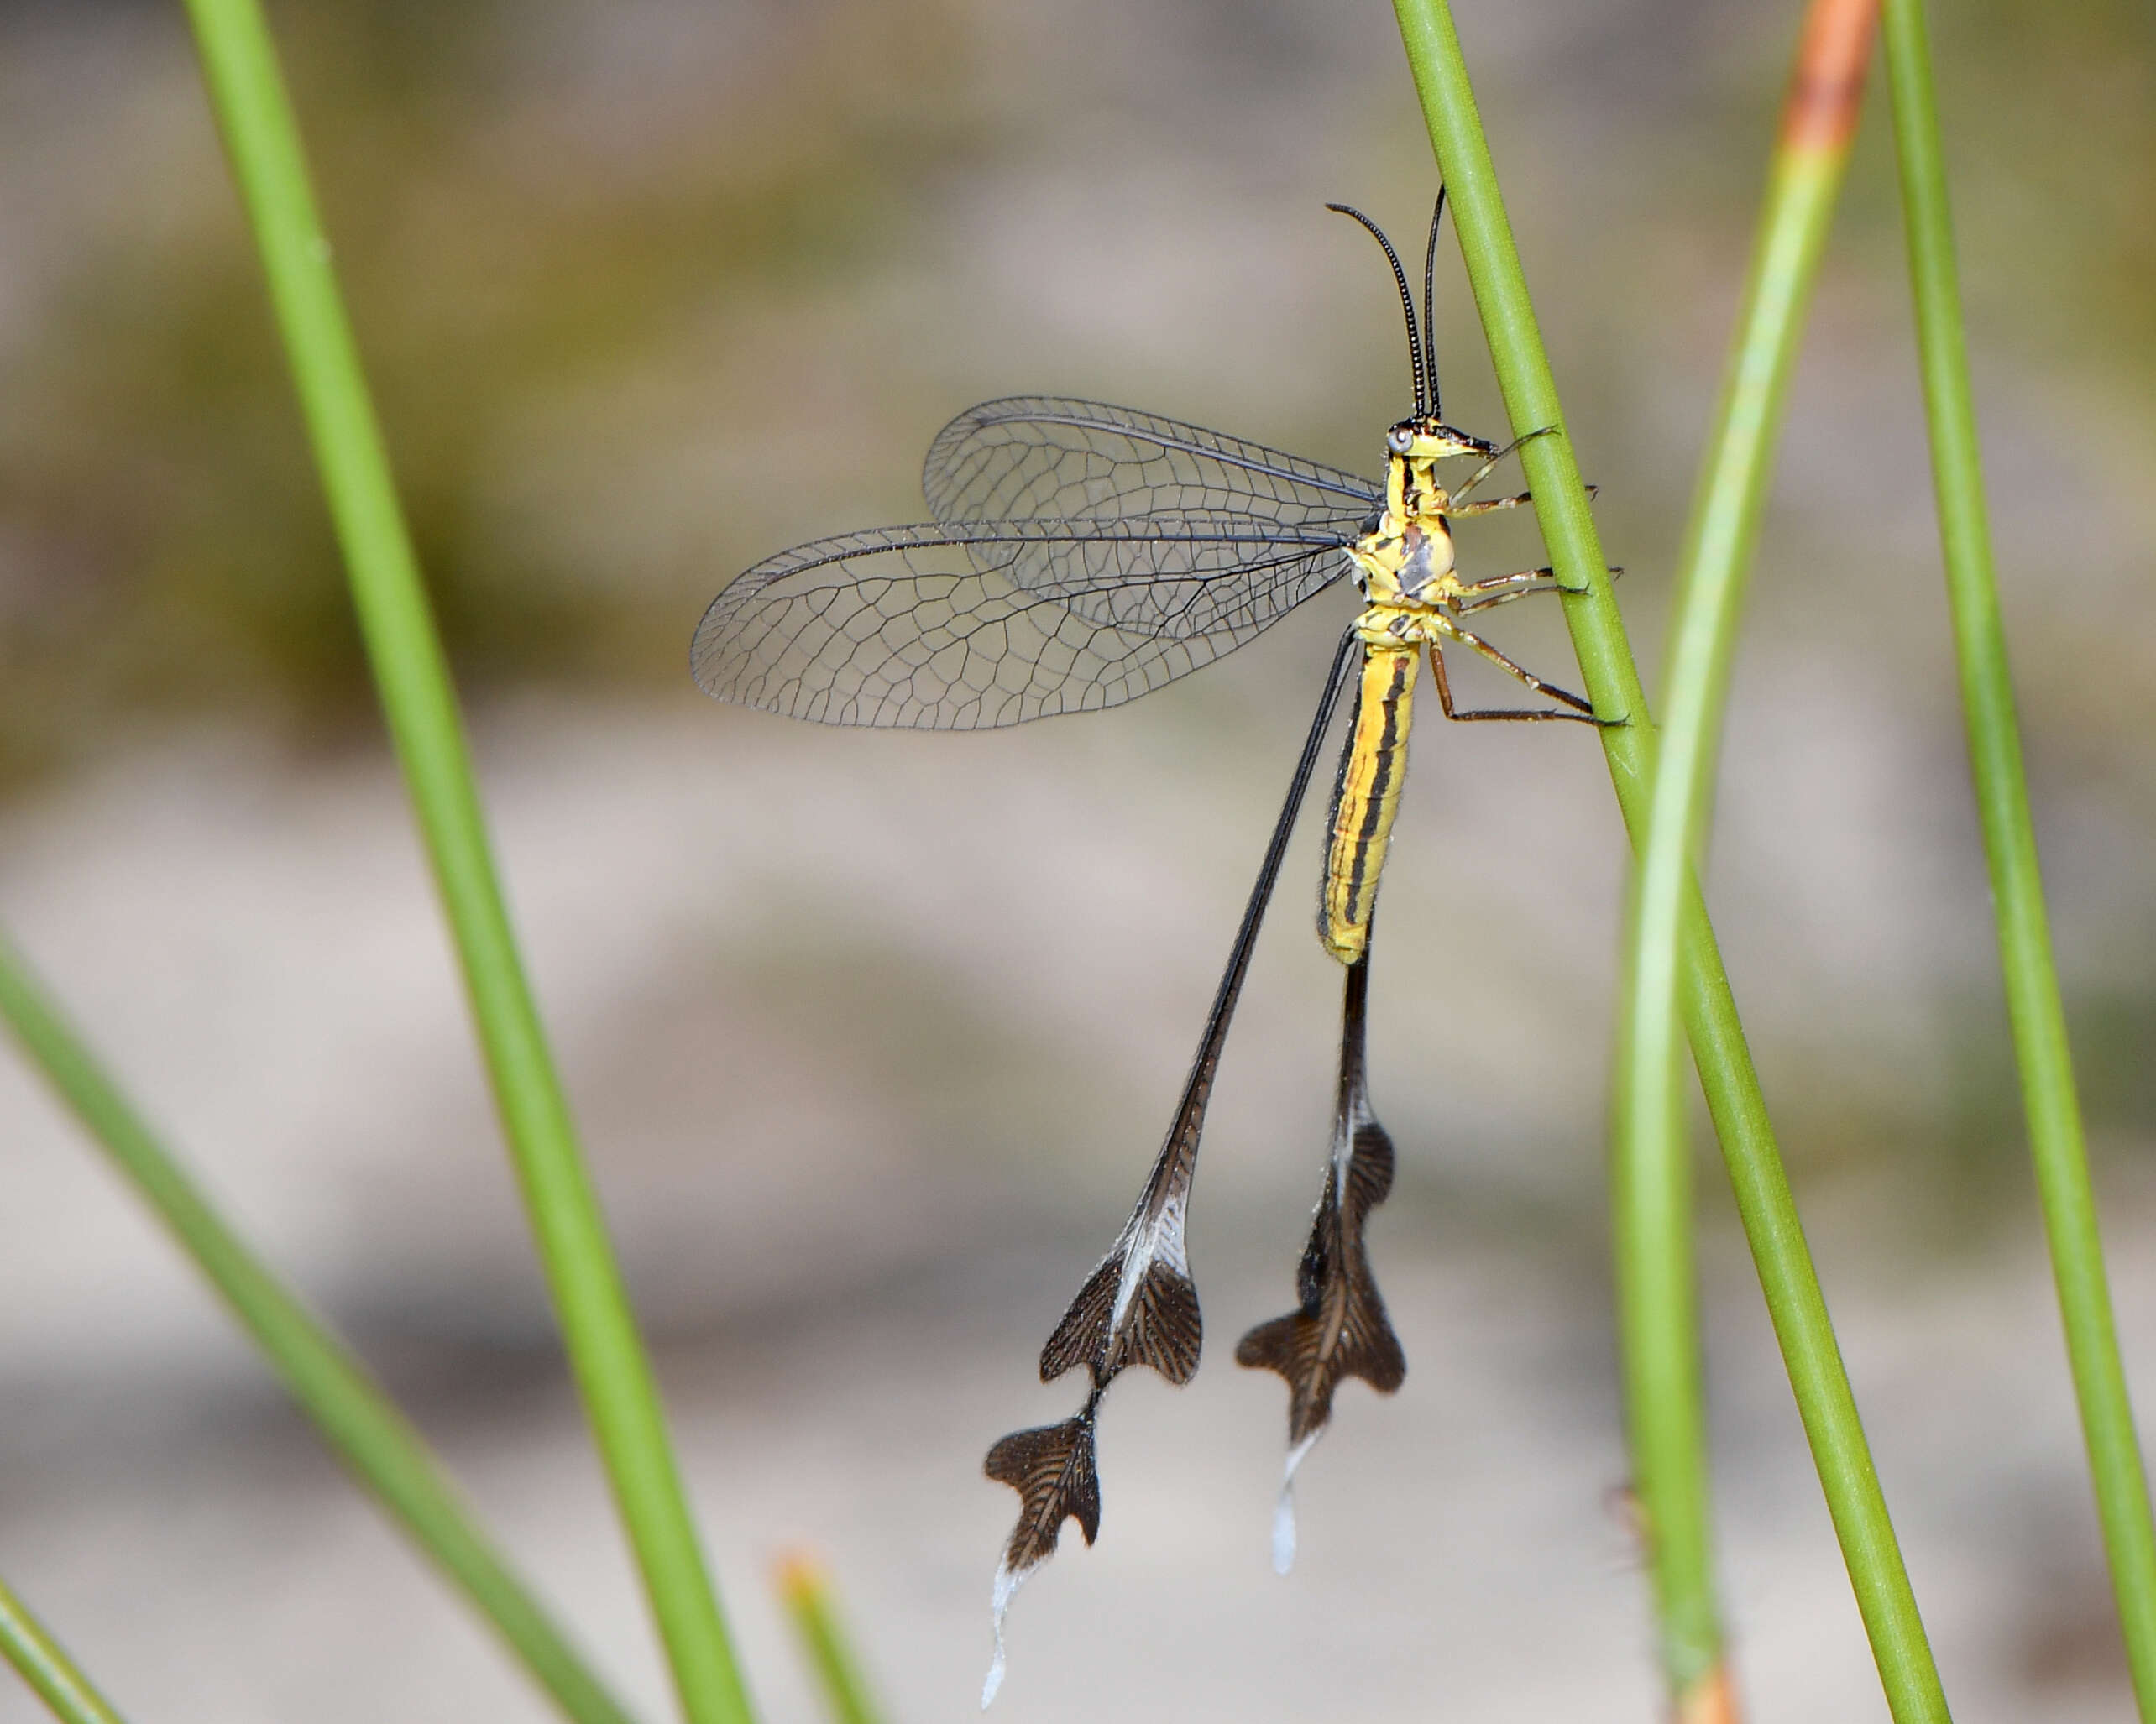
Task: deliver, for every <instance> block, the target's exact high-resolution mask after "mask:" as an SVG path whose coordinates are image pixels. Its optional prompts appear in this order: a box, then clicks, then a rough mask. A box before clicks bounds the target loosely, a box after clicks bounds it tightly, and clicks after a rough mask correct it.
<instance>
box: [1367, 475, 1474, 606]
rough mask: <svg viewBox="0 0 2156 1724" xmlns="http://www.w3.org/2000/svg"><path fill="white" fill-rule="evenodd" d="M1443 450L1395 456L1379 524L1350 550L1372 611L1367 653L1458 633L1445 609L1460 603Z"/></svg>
mask: <svg viewBox="0 0 2156 1724" xmlns="http://www.w3.org/2000/svg"><path fill="white" fill-rule="evenodd" d="M1452 453H1457V451H1456V450H1452V449H1442V450H1439V451H1435V452H1431V453H1429V454H1424V453H1422V452H1421V451H1420V450H1416V451H1412V452H1409V453H1406V454H1400V453H1395V454H1391V455H1389V456H1388V457H1387V459H1386V462H1385V506H1384V511H1383V513H1382V514H1380V515H1379V517H1378V520H1377V524H1376V525H1374V526H1373V527H1372V528H1371V530H1369V531H1368V532H1367V533H1365V534H1363V535H1362V537H1360V538H1359V539H1358V540H1357V541H1355V542H1354V544H1353V545H1352V546H1349V547H1348V555H1349V556H1351V557H1353V559H1354V562H1355V567H1356V570H1357V572H1358V576H1359V577H1360V578H1359V584H1360V585H1361V587H1362V589H1363V598H1364V599H1365V600H1366V601H1367V609H1365V610H1364V611H1363V614H1362V616H1361V617H1359V618H1358V619H1357V620H1356V624H1355V630H1356V633H1357V634H1358V635H1361V636H1362V638H1363V642H1364V643H1365V645H1371V646H1377V645H1419V644H1421V643H1422V642H1425V641H1430V640H1438V639H1442V638H1443V637H1444V636H1445V635H1447V634H1448V633H1449V632H1450V631H1449V630H1447V629H1446V628H1445V627H1444V625H1443V624H1442V621H1441V619H1440V617H1439V612H1440V610H1441V608H1442V607H1444V606H1446V605H1447V604H1449V603H1452V601H1453V600H1454V599H1456V598H1458V597H1459V596H1460V593H1461V592H1462V590H1463V589H1462V588H1461V585H1460V579H1459V577H1458V575H1457V573H1456V572H1454V569H1453V566H1452V527H1451V525H1449V524H1448V523H1447V520H1446V519H1445V517H1446V515H1447V511H1448V509H1450V506H1451V504H1452V497H1451V494H1449V493H1448V492H1447V490H1446V488H1445V487H1444V486H1443V485H1442V484H1441V483H1439V482H1438V479H1437V474H1436V462H1437V460H1438V459H1439V457H1440V456H1441V455H1442V454H1452Z"/></svg>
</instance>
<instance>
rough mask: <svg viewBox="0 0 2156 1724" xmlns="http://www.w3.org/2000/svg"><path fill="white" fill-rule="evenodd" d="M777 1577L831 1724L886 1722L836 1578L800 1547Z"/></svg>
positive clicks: (781, 1568)
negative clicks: (835, 1591) (851, 1634)
mask: <svg viewBox="0 0 2156 1724" xmlns="http://www.w3.org/2000/svg"><path fill="white" fill-rule="evenodd" d="M776 1578H777V1586H778V1596H779V1598H780V1600H781V1601H782V1602H783V1603H784V1604H785V1606H786V1614H787V1616H788V1617H789V1618H791V1619H792V1621H793V1632H794V1634H795V1635H796V1637H797V1638H798V1639H799V1640H800V1642H801V1650H802V1652H803V1654H804V1655H805V1656H806V1657H807V1659H808V1660H809V1669H812V1670H814V1672H815V1673H816V1685H817V1688H818V1689H819V1690H820V1691H821V1692H822V1694H823V1696H824V1711H825V1713H826V1714H827V1715H828V1716H829V1718H830V1721H831V1724H882V1719H883V1711H882V1708H881V1707H880V1706H877V1704H876V1702H875V1700H874V1699H873V1697H872V1696H871V1693H870V1690H869V1685H868V1682H867V1679H866V1677H864V1676H863V1675H862V1674H861V1660H860V1659H859V1658H857V1657H856V1655H855V1653H854V1649H853V1644H852V1642H851V1640H850V1638H848V1636H847V1634H846V1631H845V1623H844V1622H841V1621H840V1617H839V1609H838V1602H837V1601H836V1600H835V1598H834V1597H833V1596H832V1593H831V1577H830V1575H829V1572H828V1571H826V1570H825V1569H824V1565H823V1564H822V1563H820V1562H819V1561H817V1559H815V1558H814V1557H813V1556H810V1555H808V1554H806V1553H804V1552H799V1551H797V1552H795V1553H794V1554H793V1555H791V1556H789V1557H788V1558H787V1559H785V1560H784V1561H783V1562H782V1563H781V1564H780V1565H778V1573H777V1577H776Z"/></svg>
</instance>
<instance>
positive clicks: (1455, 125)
mask: <svg viewBox="0 0 2156 1724" xmlns="http://www.w3.org/2000/svg"><path fill="white" fill-rule="evenodd" d="M1394 10H1395V13H1396V14H1397V16H1398V18H1399V20H1400V32H1401V35H1402V37H1403V39H1404V40H1405V44H1406V48H1407V57H1408V63H1409V65H1410V68H1411V69H1412V71H1413V72H1414V75H1415V82H1416V91H1417V93H1418V95H1419V96H1420V97H1421V104H1422V111H1423V116H1424V118H1425V120H1426V123H1427V125H1428V127H1429V130H1430V139H1431V146H1432V148H1433V149H1435V151H1436V156H1437V162H1438V166H1439V168H1440V170H1442V173H1443V175H1444V177H1445V183H1446V185H1447V187H1448V188H1449V189H1450V192H1451V197H1452V207H1453V211H1454V212H1455V220H1456V221H1457V231H1458V233H1459V236H1460V248H1461V251H1462V253H1463V256H1464V257H1465V259H1466V260H1467V265H1468V280H1469V283H1470V285H1471V286H1472V287H1473V292H1474V296H1475V305H1476V309H1477V311H1478V313H1479V314H1480V316H1481V319H1482V323H1483V327H1484V332H1485V335H1486V336H1487V337H1488V339H1489V347H1490V355H1491V359H1492V363H1494V366H1495V368H1496V371H1497V375H1498V382H1499V388H1500V389H1502V390H1503V392H1504V401H1505V408H1506V411H1507V413H1508V415H1510V420H1511V424H1512V426H1513V430H1514V431H1515V434H1518V433H1522V432H1525V431H1535V430H1537V429H1539V428H1541V426H1552V425H1553V426H1558V427H1560V428H1561V429H1562V426H1563V424H1564V418H1563V413H1562V408H1561V406H1560V405H1559V403H1558V400H1557V387H1556V384H1555V382H1554V380H1553V379H1552V377H1551V375H1550V368H1549V360H1548V358H1547V355H1546V353H1545V352H1544V350H1543V347H1542V340H1541V331H1540V329H1539V328H1538V327H1537V325H1536V319H1535V313H1534V307H1533V305H1532V303H1531V300H1529V298H1528V295H1527V286H1526V281H1525V276H1524V274H1523V273H1522V271H1521V269H1520V257H1519V253H1518V250H1517V248H1515V245H1514V243H1513V238H1512V232H1511V224H1510V221H1509V219H1508V218H1507V217H1506V215H1505V212H1504V200H1503V197H1502V196H1501V194H1500V193H1499V189H1498V185H1497V179H1496V175H1495V171H1494V169H1493V167H1492V166H1491V163H1490V158H1489V144H1488V142H1487V140H1486V139H1485V138H1484V135H1483V129H1482V123H1481V118H1480V117H1479V115H1478V113H1477V112H1476V109H1475V103H1474V94H1473V88H1472V86H1470V84H1469V82H1468V74H1467V68H1466V65H1465V64H1464V62H1463V60H1462V57H1461V54H1460V45H1459V39H1458V37H1457V34H1455V32H1454V29H1453V26H1452V14H1451V11H1450V9H1449V8H1448V7H1447V5H1446V4H1445V3H1444V0H1394ZM1520 454H1521V461H1522V464H1523V465H1524V466H1525V469H1526V473H1527V477H1528V480H1529V482H1530V483H1531V486H1532V488H1533V490H1534V493H1535V497H1536V514H1537V515H1538V517H1539V518H1540V520H1541V526H1542V534H1543V538H1544V540H1545V541H1546V543H1547V545H1548V546H1549V549H1550V553H1551V560H1552V564H1553V566H1554V567H1555V568H1556V570H1557V581H1558V583H1559V585H1560V586H1561V587H1562V588H1564V589H1565V594H1566V596H1565V598H1564V599H1563V604H1564V610H1565V621H1566V624H1567V626H1568V627H1569V628H1570V630H1571V631H1572V636H1573V646H1574V650H1576V651H1577V652H1578V655H1579V660H1580V666H1581V672H1582V676H1583V678H1584V680H1585V682H1586V686H1587V691H1588V695H1589V696H1590V697H1592V698H1593V701H1594V703H1595V708H1596V710H1597V712H1598V713H1600V714H1601V715H1603V716H1604V718H1621V719H1624V720H1625V721H1626V722H1625V723H1623V724H1615V725H1611V726H1609V727H1607V728H1605V729H1604V730H1603V731H1602V733H1601V737H1602V745H1603V751H1604V757H1605V758H1606V760H1607V761H1608V763H1609V774H1610V779H1611V781H1612V783H1613V784H1614V786H1615V789H1616V792H1617V801H1618V806H1619V807H1620V811H1621V812H1622V813H1623V816H1624V819H1625V829H1626V831H1627V833H1630V836H1631V838H1632V841H1633V843H1634V844H1635V847H1636V846H1637V844H1639V843H1640V842H1641V838H1642V837H1643V835H1644V830H1645V827H1646V820H1647V817H1648V813H1649V807H1648V803H1649V797H1650V794H1651V780H1652V776H1653V771H1654V758H1653V750H1654V743H1653V735H1652V730H1651V726H1650V724H1648V722H1647V715H1646V697H1645V695H1644V693H1643V692H1642V690H1641V686H1640V680H1639V672H1638V670H1637V668H1636V666H1635V664H1634V662H1633V659H1632V654H1631V649H1630V645H1629V643H1628V642H1627V640H1626V639H1625V631H1624V625H1623V623H1622V621H1621V620H1620V618H1619V615H1618V613H1617V608H1616V603H1615V600H1614V596H1613V595H1612V593H1611V590H1610V586H1609V574H1608V572H1607V567H1606V564H1605V562H1604V556H1603V554H1602V546H1601V541H1600V536H1599V534H1598V533H1597V532H1596V530H1595V526H1594V520H1593V515H1592V514H1591V513H1590V511H1589V509H1588V498H1587V493H1586V490H1585V488H1584V487H1583V485H1582V484H1581V483H1580V478H1579V470H1578V466H1577V465H1576V463H1575V462H1574V459H1573V451H1572V446H1571V440H1570V438H1569V437H1568V436H1563V435H1559V436H1541V437H1536V439H1535V440H1534V441H1532V442H1530V443H1529V444H1527V445H1526V446H1525V448H1523V449H1522V450H1521V452H1520ZM1679 934H1680V938H1681V941H1682V948H1681V950H1682V967H1681V969H1680V970H1679V972H1678V977H1677V995H1678V1004H1679V1006H1680V1008H1681V1009H1682V1012H1683V1016H1684V1024H1685V1029H1686V1032H1687V1034H1688V1037H1689V1038H1690V1040H1691V1043H1692V1052H1693V1063H1694V1064H1695V1066H1696V1067H1697V1068H1698V1073H1699V1079H1700V1087H1701V1088H1702V1089H1703V1091H1704V1092H1705V1094H1706V1098H1707V1106H1708V1111H1709V1114H1710V1115H1711V1116H1712V1117H1713V1119H1714V1128H1715V1132H1716V1135H1717V1136H1718V1137H1719V1141H1720V1142H1721V1146H1722V1152H1723V1157H1724V1162H1725V1164H1726V1166H1727V1167H1728V1169H1729V1173H1730V1183H1731V1186H1732V1188H1733V1189H1734V1191H1735V1197H1736V1203H1737V1209H1738V1214H1739V1215H1740V1218H1741V1220H1742V1221H1743V1224H1744V1228H1745V1239H1746V1241H1747V1242H1748V1243H1749V1244H1750V1247H1751V1252H1752V1260H1753V1262H1754V1264H1755V1265H1756V1267H1757V1269H1758V1272H1759V1277H1760V1285H1761V1290H1762V1292H1763V1293H1765V1296H1766V1307H1767V1313H1768V1316H1769V1319H1770V1320H1771V1322H1772V1323H1773V1324H1774V1330H1775V1336H1776V1339H1777V1341H1778V1342H1779V1343H1780V1345H1781V1348H1782V1361H1783V1364H1784V1366H1785V1367H1786V1369H1787V1371H1788V1374H1789V1382H1790V1387H1791V1390H1792V1393H1793V1394H1794V1396H1795V1398H1796V1401H1797V1406H1798V1414H1799V1416H1800V1417H1801V1418H1802V1419H1803V1424H1804V1431H1805V1435H1806V1438H1807V1439H1808V1441H1809V1443H1810V1445H1811V1448H1812V1455H1813V1463H1814V1465H1816V1466H1817V1468H1818V1474H1819V1481H1820V1485H1821V1487H1822V1490H1823V1491H1824V1494H1825V1497H1826V1500H1827V1507H1828V1511H1829V1514H1830V1515H1831V1516H1832V1517H1833V1519H1834V1531H1835V1534H1836V1536H1837V1538H1838V1539H1839V1540H1840V1543H1841V1547H1842V1554H1843V1559H1844V1560H1845V1563H1846V1564H1847V1565H1848V1568H1849V1573H1850V1585H1851V1587H1852V1589H1853V1590H1854V1591H1855V1595H1856V1601H1857V1606H1858V1609H1859V1611H1860V1613H1861V1615H1862V1617H1863V1618H1864V1625H1865V1630H1866V1633H1867V1634H1868V1635H1869V1636H1870V1638H1871V1648H1872V1655H1873V1657H1874V1659H1876V1661H1877V1664H1878V1666H1879V1673H1880V1680H1881V1685H1882V1686H1883V1687H1884V1689H1885V1691H1886V1698H1887V1703H1888V1706H1889V1707H1890V1708H1891V1710H1892V1713H1893V1716H1894V1718H1895V1720H1896V1724H1917V1721H1920V1720H1921V1721H1925V1724H1935V1721H1942V1720H1944V1719H1945V1718H1946V1717H1947V1716H1948V1713H1947V1709H1946V1701H1945V1697H1944V1693H1943V1691H1942V1690H1941V1689H1940V1686H1939V1673H1938V1671H1937V1669H1936V1668H1935V1667H1934V1664H1933V1661H1932V1656H1931V1648H1930V1646H1929V1644H1928V1643H1927V1641H1926V1639H1925V1637H1924V1631H1923V1618H1922V1617H1920V1616H1919V1614H1918V1610H1917V1605H1916V1599H1915V1596H1914V1595H1913V1592H1912V1591H1911V1590H1910V1586H1909V1579H1908V1572H1907V1568H1906V1566H1905V1565H1904V1564H1903V1562H1902V1554H1901V1549H1900V1547H1899V1545H1898V1544H1897V1543H1896V1540H1895V1538H1894V1531H1893V1525H1892V1521H1891V1520H1890V1519H1889V1518H1888V1516H1887V1512H1886V1499H1885V1497H1884V1496H1883V1495H1882V1493H1881V1491H1880V1488H1879V1481H1878V1476H1877V1474H1876V1471H1875V1470H1874V1468H1873V1465H1872V1460H1871V1449H1870V1447H1869V1445H1867V1444H1866V1441H1865V1437H1864V1428H1863V1424H1862V1422H1861V1421H1860V1418H1858V1416H1857V1411H1856V1403H1855V1397H1854V1395H1853V1394H1852V1393H1851V1392H1850V1386H1849V1375H1848V1372H1847V1371H1846V1369H1845V1367H1844V1366H1843V1363H1842V1358H1841V1351H1840V1349H1839V1346H1838V1345H1837V1344H1836V1342H1835V1340H1834V1328H1833V1325H1832V1324H1831V1323H1830V1322H1829V1319H1828V1316H1827V1309H1826V1300H1825V1298H1824V1295H1823V1294H1822V1293H1821V1292H1820V1289H1819V1283H1818V1272H1817V1271H1816V1270H1815V1268H1814V1267H1813V1263H1812V1258H1811V1252H1810V1251H1809V1249H1808V1246H1806V1244H1805V1241H1804V1233H1803V1224H1802V1222H1801V1221H1800V1220H1799V1219H1798V1214H1797V1207H1796V1203H1795V1199H1793V1197H1792V1195H1791V1193H1790V1189H1789V1181H1788V1175H1787V1172H1786V1171H1785V1169H1784V1168H1783V1167H1782V1157H1781V1152H1780V1151H1779V1149H1778V1148H1777V1145H1776V1142H1775V1137H1774V1130H1773V1126H1772V1124H1771V1121H1769V1120H1768V1117H1767V1113H1766V1103H1765V1100H1764V1098H1763V1097H1762V1095H1761V1091H1760V1086H1759V1075H1758V1073H1757V1071H1756V1068H1754V1067H1753V1064H1752V1062H1751V1054H1750V1049H1749V1048H1748V1047H1746V1046H1745V1038H1744V1028H1743V1025H1742V1023H1741V1022H1740V1020H1739V1018H1738V1016H1737V1011H1736V1003H1735V999H1734V998H1733V996H1732V995H1731V993H1730V982H1729V976H1728V974H1727V972H1726V971H1725V970H1724V968H1723V966H1722V959H1721V953H1720V951H1719V948H1718V947H1717V945H1716V943H1715V940H1714V929H1713V927H1712V925H1711V924H1710V923H1709V921H1708V919H1707V911H1706V906H1705V904H1704V903H1703V901H1702V900H1701V898H1700V896H1699V891H1698V885H1697V883H1696V882H1695V881H1694V880H1692V879H1691V878H1690V877H1689V871H1688V877H1687V879H1686V881H1685V884H1684V890H1683V898H1682V906H1681V914H1680V918H1679Z"/></svg>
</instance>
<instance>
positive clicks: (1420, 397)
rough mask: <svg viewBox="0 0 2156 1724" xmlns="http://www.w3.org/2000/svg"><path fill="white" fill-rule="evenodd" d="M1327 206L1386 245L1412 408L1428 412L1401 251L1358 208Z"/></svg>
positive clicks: (1427, 392)
mask: <svg viewBox="0 0 2156 1724" xmlns="http://www.w3.org/2000/svg"><path fill="white" fill-rule="evenodd" d="M1326 208H1327V209H1328V210H1335V211H1337V212H1339V213H1340V214H1342V215H1343V216H1352V217H1354V219H1355V220H1357V221H1358V222H1361V223H1362V224H1363V226H1364V227H1367V228H1368V229H1369V230H1370V237H1371V238H1373V239H1374V240H1376V241H1377V243H1379V245H1381V246H1383V247H1384V248H1385V259H1386V261H1387V262H1389V263H1390V264H1391V265H1392V272H1393V279H1394V280H1395V282H1396V283H1398V284H1399V285H1400V311H1402V312H1403V313H1404V314H1405V316H1406V318H1407V362H1408V363H1409V364H1410V366H1411V367H1413V368H1414V371H1415V410H1416V414H1417V415H1422V414H1426V413H1428V412H1429V411H1430V410H1431V406H1430V373H1429V369H1428V368H1427V367H1426V365H1425V364H1424V363H1423V359H1422V337H1421V332H1420V331H1418V330H1417V329H1416V323H1415V294H1414V292H1413V290H1411V289H1410V288H1409V286H1408V285H1407V271H1406V270H1405V269H1401V268H1400V253H1398V252H1396V251H1395V250H1394V249H1393V244H1392V242H1391V241H1390V240H1389V239H1387V238H1385V234H1384V229H1383V228H1382V227H1379V226H1378V224H1377V223H1376V222H1373V221H1372V220H1371V219H1370V218H1369V217H1368V216H1366V215H1364V214H1363V212H1361V211H1360V210H1358V209H1356V208H1354V207H1353V206H1350V205H1348V204H1344V203H1329V204H1327V205H1326Z"/></svg>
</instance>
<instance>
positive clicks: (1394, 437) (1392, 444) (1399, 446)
mask: <svg viewBox="0 0 2156 1724" xmlns="http://www.w3.org/2000/svg"><path fill="white" fill-rule="evenodd" d="M1385 447H1387V448H1388V449H1389V450H1391V451H1392V452H1393V453H1394V454H1395V455H1405V454H1406V453H1407V452H1408V451H1409V450H1410V449H1412V448H1413V447H1415V433H1414V432H1413V431H1410V429H1409V428H1408V427H1407V426H1404V425H1396V426H1394V427H1393V428H1392V429H1391V430H1390V431H1387V432H1386V433H1385Z"/></svg>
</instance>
